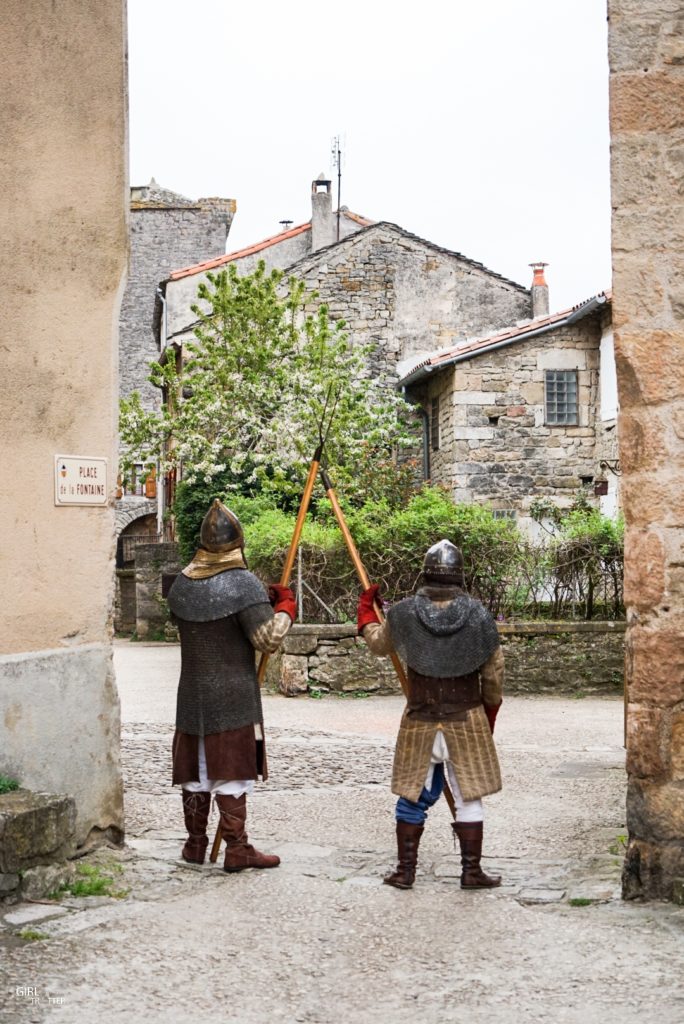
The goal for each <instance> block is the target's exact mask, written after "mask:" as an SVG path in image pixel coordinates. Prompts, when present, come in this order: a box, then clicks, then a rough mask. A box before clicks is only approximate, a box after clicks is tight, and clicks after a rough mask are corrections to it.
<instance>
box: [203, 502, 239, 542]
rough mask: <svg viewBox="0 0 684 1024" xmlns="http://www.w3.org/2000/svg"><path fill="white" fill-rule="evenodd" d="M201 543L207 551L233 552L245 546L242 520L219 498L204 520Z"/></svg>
mask: <svg viewBox="0 0 684 1024" xmlns="http://www.w3.org/2000/svg"><path fill="white" fill-rule="evenodd" d="M200 541H201V544H202V547H203V548H204V549H205V550H206V551H232V550H233V549H234V548H243V547H244V546H245V536H244V534H243V532H242V527H241V525H240V520H239V519H238V517H237V516H236V515H235V514H234V513H233V512H231V511H230V509H229V508H226V506H225V505H224V504H223V502H221V501H219V499H218V498H214V500H213V502H212V504H211V508H210V509H209V511H208V512H207V514H206V516H205V517H204V519H203V520H202V528H201V530H200Z"/></svg>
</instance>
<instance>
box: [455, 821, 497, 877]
mask: <svg viewBox="0 0 684 1024" xmlns="http://www.w3.org/2000/svg"><path fill="white" fill-rule="evenodd" d="M451 827H452V828H453V830H454V832H455V833H456V835H457V836H458V841H459V843H460V846H461V868H462V872H461V888H462V889H495V888H496V886H497V885H501V875H486V874H485V873H484V871H483V870H482V868H481V867H480V859H481V857H482V822H481V821H454V822H453V823H452V825H451Z"/></svg>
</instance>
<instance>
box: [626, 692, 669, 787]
mask: <svg viewBox="0 0 684 1024" xmlns="http://www.w3.org/2000/svg"><path fill="white" fill-rule="evenodd" d="M662 732H663V712H662V711H661V710H660V709H659V708H644V707H637V706H636V705H634V704H630V705H628V708H627V771H628V773H629V774H630V775H636V776H638V777H639V778H652V777H654V776H658V775H662V773H663V772H664V771H665V769H666V766H667V754H665V753H664V751H663V735H662Z"/></svg>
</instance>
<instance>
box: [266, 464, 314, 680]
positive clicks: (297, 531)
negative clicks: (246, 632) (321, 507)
mask: <svg viewBox="0 0 684 1024" xmlns="http://www.w3.org/2000/svg"><path fill="white" fill-rule="evenodd" d="M321 454H322V446H321V445H319V446H318V448H317V449H316V451H315V453H314V457H313V459H312V462H311V466H310V467H309V475H308V476H307V478H306V483H305V485H304V493H303V494H302V500H301V502H300V504H299V512H298V513H297V522H296V523H295V528H294V530H293V532H292V540H291V541H290V547H289V548H288V552H287V558H286V559H285V564H284V565H283V571H282V572H281V574H280V583H281V585H282V586H283V587H286V586H287V585H288V583H289V582H290V577H291V576H292V569H293V568H294V563H295V558H296V557H297V548H298V547H299V539H300V537H301V535H302V530H303V529H304V520H305V519H306V515H307V512H308V511H309V505H310V504H311V495H312V494H313V489H314V485H315V483H316V477H317V476H318V470H319V467H320V463H321ZM269 657H270V655H268V654H267V653H266V652H264V653H263V654H262V655H261V659H260V661H259V669H258V671H257V679H258V681H259V685H261V683H263V681H264V676H265V675H266V666H267V665H268V659H269Z"/></svg>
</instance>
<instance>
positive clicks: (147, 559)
mask: <svg viewBox="0 0 684 1024" xmlns="http://www.w3.org/2000/svg"><path fill="white" fill-rule="evenodd" d="M181 568H182V566H181V564H180V561H179V558H178V545H177V544H172V543H168V544H140V545H139V546H138V547H136V549H135V606H136V622H135V632H136V634H137V636H138V639H139V640H144V639H148V640H163V639H164V630H165V626H166V623H167V621H168V618H169V613H168V609H167V606H166V601H165V600H164V599H163V598H162V584H163V580H164V577H165V576H176V575H177V574H178V573H179V572H180V571H181Z"/></svg>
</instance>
